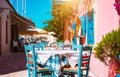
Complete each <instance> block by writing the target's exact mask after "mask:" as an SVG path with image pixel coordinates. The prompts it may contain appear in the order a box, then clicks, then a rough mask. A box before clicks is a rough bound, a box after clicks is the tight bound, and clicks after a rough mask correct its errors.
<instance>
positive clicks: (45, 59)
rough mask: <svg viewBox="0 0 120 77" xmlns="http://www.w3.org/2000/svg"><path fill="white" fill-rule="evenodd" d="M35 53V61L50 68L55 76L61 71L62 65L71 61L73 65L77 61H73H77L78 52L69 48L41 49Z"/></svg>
mask: <svg viewBox="0 0 120 77" xmlns="http://www.w3.org/2000/svg"><path fill="white" fill-rule="evenodd" d="M36 53H37V63H39V64H41V65H43V66H45V67H49V68H50V69H51V70H53V71H54V73H55V74H56V76H59V75H60V74H61V73H62V71H61V69H62V67H63V66H65V65H67V64H72V63H74V64H73V65H75V64H76V63H77V62H74V61H78V52H74V51H70V50H69V51H65V50H59V51H58V50H57V51H42V52H39V51H38V52H36ZM76 54H77V55H76ZM74 57H75V58H74ZM70 60H72V61H70ZM70 62H72V63H70Z"/></svg>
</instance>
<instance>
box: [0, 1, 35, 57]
mask: <svg viewBox="0 0 120 77" xmlns="http://www.w3.org/2000/svg"><path fill="white" fill-rule="evenodd" d="M29 25H31V26H35V25H34V23H33V22H31V21H30V20H28V19H26V18H24V17H22V16H20V15H19V14H18V13H17V12H16V11H15V9H14V8H13V6H12V5H11V4H10V2H9V1H8V0H0V55H5V54H10V53H11V52H12V47H13V40H14V41H16V42H18V35H19V31H22V30H25V29H27V27H28V26H29Z"/></svg>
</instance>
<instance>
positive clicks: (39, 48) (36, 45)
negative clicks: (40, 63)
mask: <svg viewBox="0 0 120 77" xmlns="http://www.w3.org/2000/svg"><path fill="white" fill-rule="evenodd" d="M34 48H35V50H36V51H37V50H38V51H43V50H44V44H43V43H41V42H39V43H35V44H34Z"/></svg>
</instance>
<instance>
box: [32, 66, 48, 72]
mask: <svg viewBox="0 0 120 77" xmlns="http://www.w3.org/2000/svg"><path fill="white" fill-rule="evenodd" d="M30 69H31V70H33V69H34V67H30ZM39 70H42V71H49V69H48V68H44V67H39V66H38V67H37V71H39Z"/></svg>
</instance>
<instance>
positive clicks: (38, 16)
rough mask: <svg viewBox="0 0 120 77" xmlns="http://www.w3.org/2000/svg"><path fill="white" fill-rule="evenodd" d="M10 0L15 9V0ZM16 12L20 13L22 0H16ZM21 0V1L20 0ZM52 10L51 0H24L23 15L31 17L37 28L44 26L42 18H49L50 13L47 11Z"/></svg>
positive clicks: (50, 16)
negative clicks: (24, 10) (24, 12)
mask: <svg viewBox="0 0 120 77" xmlns="http://www.w3.org/2000/svg"><path fill="white" fill-rule="evenodd" d="M10 1H12V5H13V6H14V8H15V9H17V0H10ZM18 1H19V2H18V13H19V14H21V10H22V0H18ZM20 1H21V2H20ZM51 11H52V0H26V14H25V17H26V18H28V19H32V21H33V22H34V23H35V25H36V27H37V28H43V27H44V26H46V25H45V24H43V23H42V21H44V20H49V19H51V18H52V15H51V14H49V13H48V12H51Z"/></svg>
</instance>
